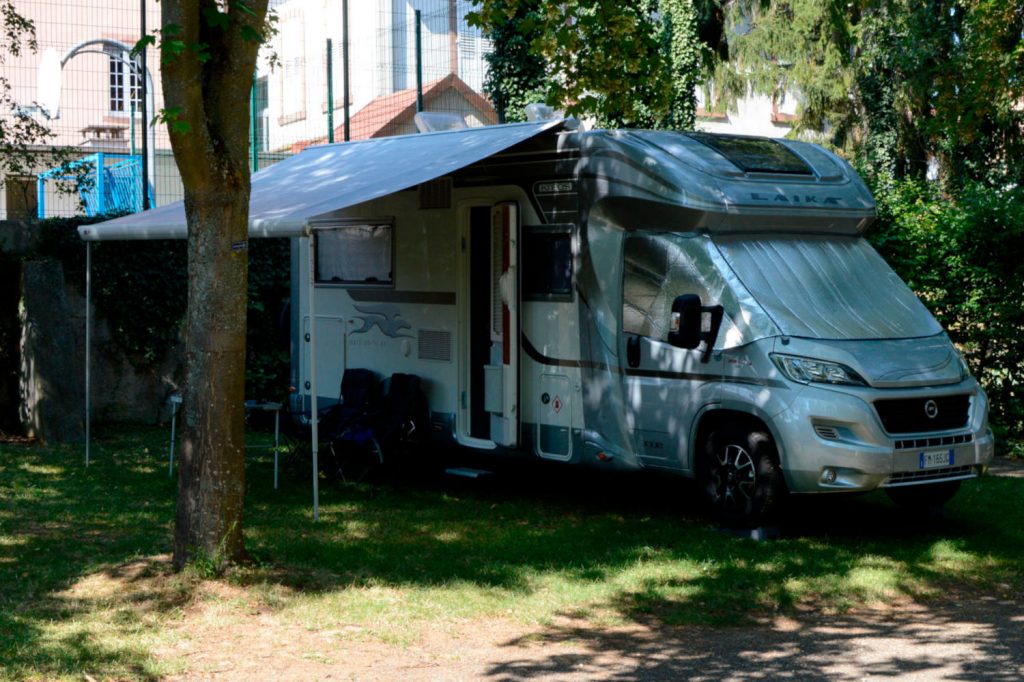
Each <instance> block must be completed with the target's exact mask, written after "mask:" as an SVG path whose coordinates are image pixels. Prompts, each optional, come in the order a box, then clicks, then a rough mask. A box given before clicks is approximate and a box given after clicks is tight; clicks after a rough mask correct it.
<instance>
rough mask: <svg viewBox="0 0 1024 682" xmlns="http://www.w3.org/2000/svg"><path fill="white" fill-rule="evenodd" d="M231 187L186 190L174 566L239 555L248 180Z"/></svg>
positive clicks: (241, 548)
mask: <svg viewBox="0 0 1024 682" xmlns="http://www.w3.org/2000/svg"><path fill="white" fill-rule="evenodd" d="M247 180H248V178H246V181H247ZM245 184H246V185H248V182H245ZM240 189H241V188H236V189H235V190H234V191H232V190H231V189H229V188H210V189H205V190H202V191H199V192H196V191H192V192H189V191H188V190H186V201H185V207H186V208H185V210H186V214H187V216H188V222H189V225H190V228H191V226H196V228H197V229H189V237H188V260H189V264H188V278H189V281H188V315H187V323H186V330H187V331H186V334H187V337H186V338H187V350H186V358H185V391H184V400H183V402H182V411H183V419H182V444H181V460H180V469H179V472H178V508H177V520H176V521H177V522H176V524H175V533H174V565H175V567H176V568H178V569H180V568H182V567H183V566H184V565H185V564H186V563H188V562H190V561H194V560H196V559H199V560H208V561H211V562H212V563H213V565H214V566H215V567H217V568H220V567H222V566H223V565H224V564H226V563H233V562H238V561H242V560H244V559H245V557H246V554H245V545H244V543H243V540H242V512H243V504H244V500H245V423H244V419H245V413H244V400H245V324H246V293H247V289H248V286H247V281H248V259H247V252H246V251H245V248H244V247H245V245H246V243H247V242H246V232H247V227H246V225H247V222H248V210H249V192H248V187H246V188H245V191H244V192H243V191H239V190H240ZM218 226H220V227H221V228H222V229H217V227H218ZM225 227H230V229H223V228H225Z"/></svg>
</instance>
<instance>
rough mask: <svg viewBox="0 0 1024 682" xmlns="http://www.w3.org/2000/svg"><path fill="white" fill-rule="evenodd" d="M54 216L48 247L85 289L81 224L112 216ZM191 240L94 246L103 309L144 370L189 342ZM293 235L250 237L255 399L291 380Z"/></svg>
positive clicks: (95, 283)
mask: <svg viewBox="0 0 1024 682" xmlns="http://www.w3.org/2000/svg"><path fill="white" fill-rule="evenodd" d="M111 217H114V216H100V217H95V218H85V217H77V218H50V219H47V220H44V221H42V222H41V223H40V233H41V244H40V251H41V253H42V254H44V255H48V256H52V257H56V258H58V259H60V260H61V261H62V263H63V265H64V273H65V279H66V281H68V282H70V283H71V284H72V285H73V286H76V287H80V288H84V284H83V283H84V281H85V248H84V247H83V243H82V241H81V239H79V237H78V234H77V228H78V226H79V225H84V224H88V223H92V222H98V221H102V220H108V219H110V218H111ZM185 246H186V245H185V242H184V240H155V241H111V242H95V243H93V245H92V249H93V252H92V287H93V302H94V306H95V309H96V314H97V316H99V317H102V318H103V319H105V320H106V321H107V323H108V324H109V325H110V330H111V333H112V336H113V338H114V340H115V341H116V342H117V344H118V345H119V346H120V347H121V349H122V350H123V351H124V353H125V355H126V357H127V358H128V359H129V360H130V361H131V362H132V364H133V365H135V366H136V367H138V368H146V367H150V366H153V365H154V364H155V363H158V362H160V361H161V360H162V359H163V358H164V357H166V354H167V353H168V352H171V351H174V350H175V349H177V348H178V347H179V346H180V345H181V344H182V343H183V341H184V339H183V334H184V317H185V307H186V305H187V302H188V301H187V295H188V294H187V284H188V282H187V276H188V275H187V272H188V271H187V259H186V253H185ZM290 265H291V263H290V247H289V242H288V240H287V239H254V240H251V241H250V242H249V303H248V309H249V314H248V332H247V336H248V338H247V340H246V344H247V348H248V353H247V356H246V386H245V394H246V396H247V397H248V398H253V399H261V400H273V401H283V400H285V398H286V396H287V394H288V382H289V377H290V374H289V363H290V356H289V331H290V328H289V317H288V314H287V305H288V301H289V299H290V292H291V278H290V274H289V268H290Z"/></svg>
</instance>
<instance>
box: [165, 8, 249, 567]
mask: <svg viewBox="0 0 1024 682" xmlns="http://www.w3.org/2000/svg"><path fill="white" fill-rule="evenodd" d="M162 4H163V8H162V23H163V40H164V42H163V43H162V48H163V55H162V57H163V58H162V72H163V81H164V98H165V103H166V106H167V109H166V110H165V116H166V117H167V118H168V119H169V120H168V123H169V129H170V135H171V144H172V147H173V149H174V160H175V162H176V163H177V165H178V170H179V171H180V173H181V179H182V183H183V184H184V186H185V215H186V218H187V221H188V277H189V283H188V322H187V331H186V333H187V337H186V343H185V390H184V401H183V403H182V410H183V413H184V419H183V426H182V446H181V460H180V469H179V472H178V508H177V517H176V523H175V529H174V565H175V567H176V568H178V569H181V568H182V567H183V566H184V565H185V564H187V563H189V562H191V561H194V560H196V559H204V560H208V561H211V562H212V565H213V566H214V567H215V568H216V569H220V568H223V567H224V566H225V565H226V564H227V563H232V562H237V561H241V560H243V559H244V558H245V544H244V542H243V537H242V511H243V503H244V500H245V425H244V417H245V414H244V399H245V395H244V390H245V321H246V319H245V318H246V294H247V281H248V251H247V246H248V242H247V237H248V222H249V169H248V166H247V151H248V126H249V121H248V117H247V116H246V115H245V112H246V111H247V110H248V103H249V91H250V88H251V87H252V77H253V72H254V71H255V65H256V52H257V50H258V47H259V45H258V39H259V37H261V36H265V35H266V34H265V31H264V29H265V26H264V17H265V16H266V11H267V0H236V1H235V2H232V3H218V2H214V1H213V0H164V1H163V3H162ZM171 37H173V38H174V40H172V41H170V42H168V41H169V38H171Z"/></svg>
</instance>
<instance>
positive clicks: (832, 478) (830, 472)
mask: <svg viewBox="0 0 1024 682" xmlns="http://www.w3.org/2000/svg"><path fill="white" fill-rule="evenodd" d="M821 482H822V483H824V484H826V485H828V484H830V483H835V482H836V470H835V469H833V468H832V467H825V470H824V471H822V472H821Z"/></svg>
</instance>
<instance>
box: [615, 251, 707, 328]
mask: <svg viewBox="0 0 1024 682" xmlns="http://www.w3.org/2000/svg"><path fill="white" fill-rule="evenodd" d="M688 246H689V244H688V240H678V239H674V238H672V237H669V236H666V235H658V234H638V235H631V236H629V237H627V238H626V243H625V247H624V249H623V265H624V267H623V281H622V331H623V332H625V333H626V334H637V335H639V336H646V337H649V338H652V339H657V340H659V341H664V340H666V339H667V338H668V325H669V319H670V317H671V312H672V301H673V300H674V299H675V297H676V296H678V295H680V294H697V295H698V296H700V297H701V299H702V300H704V301H707V300H709V298H708V293H707V287H706V286H705V283H704V281H703V278H702V277H701V275H700V273H699V271H698V259H697V257H696V256H697V252H698V249H696V248H695V249H693V250H692V251H691V250H690V249H688V248H687V247H688ZM694 246H696V245H694Z"/></svg>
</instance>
